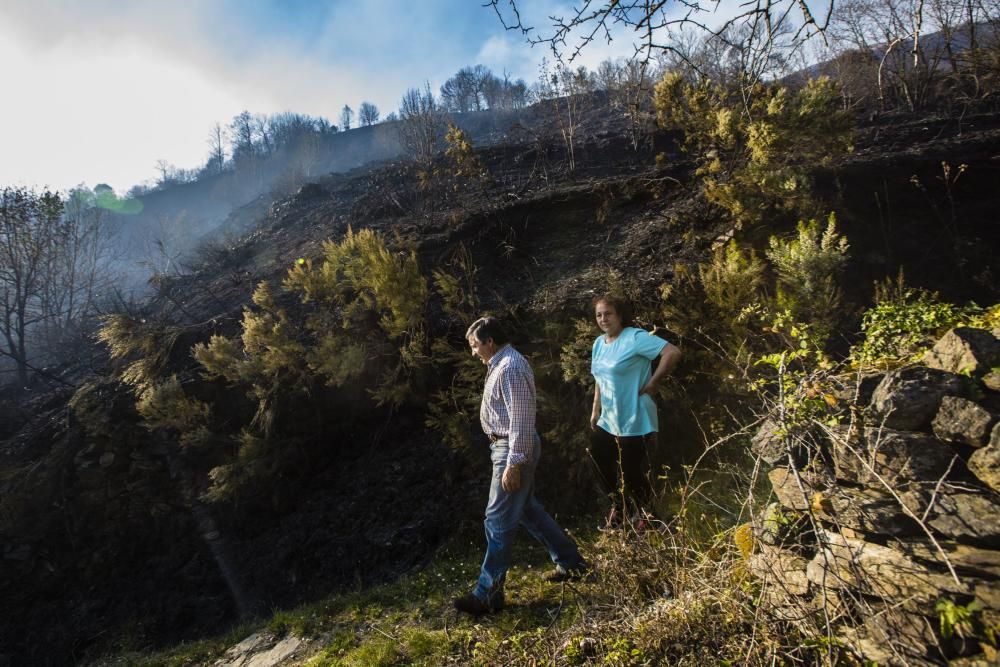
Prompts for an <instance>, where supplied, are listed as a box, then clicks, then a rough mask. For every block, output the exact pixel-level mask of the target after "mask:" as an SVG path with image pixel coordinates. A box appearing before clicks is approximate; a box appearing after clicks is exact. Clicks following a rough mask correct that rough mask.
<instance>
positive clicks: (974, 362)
mask: <svg viewBox="0 0 1000 667" xmlns="http://www.w3.org/2000/svg"><path fill="white" fill-rule="evenodd" d="M924 363H925V364H926V365H927V366H928V367H929V368H936V369H939V370H943V371H947V372H949V373H957V374H959V375H972V376H975V377H980V376H983V375H985V374H987V373H989V372H990V370H991V368H992V367H993V366H996V365H997V364H1000V340H997V338H996V336H994V335H993V333H992V332H990V331H986V330H985V329H972V328H970V327H959V328H957V329H952V330H951V331H949V332H948V333H946V334H945V335H944V336H943V337H942V338H941V340H939V341H938V342H937V343H936V344H935V345H934V347H933V348H932V349H931V350H930V351H929V352H928V353H927V354H926V355H924Z"/></svg>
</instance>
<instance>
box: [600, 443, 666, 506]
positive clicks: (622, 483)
mask: <svg viewBox="0 0 1000 667" xmlns="http://www.w3.org/2000/svg"><path fill="white" fill-rule="evenodd" d="M655 439H656V434H655V433H650V434H648V435H636V436H621V437H618V436H614V435H612V434H610V433H608V432H607V431H605V430H604V429H602V428H601V427H600V426H598V427H597V430H596V431H592V432H591V434H590V457H591V458H592V459H593V461H594V464H595V465H596V466H597V473H598V474H597V476H598V480H599V481H600V483H601V487H602V489H603V490H604V492H605V493H606V494H608V497H610V498H611V502H612V503H613V504H614V505H615V506H616V507H618V508H620V509H621V510H622V512H623V513H624V516H629V515H630V514H632V513H633V512H636V511H637V510H639V509H643V508H645V507H646V506H647V505H648V502H649V498H650V496H651V495H652V489H651V488H650V485H649V455H648V453H647V451H646V448H647V446H648V445H651V444H652V443H653V442H654V441H655Z"/></svg>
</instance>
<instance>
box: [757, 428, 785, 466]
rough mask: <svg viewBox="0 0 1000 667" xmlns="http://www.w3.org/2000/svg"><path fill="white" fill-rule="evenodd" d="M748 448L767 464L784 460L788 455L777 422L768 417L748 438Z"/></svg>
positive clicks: (783, 437)
mask: <svg viewBox="0 0 1000 667" xmlns="http://www.w3.org/2000/svg"><path fill="white" fill-rule="evenodd" d="M750 450H751V451H752V452H753V453H754V454H756V455H757V456H759V457H760V458H761V459H762V460H763V461H764V462H766V463H767V464H768V465H772V466H773V465H775V464H776V463H778V462H780V461H785V460H786V459H787V457H788V454H787V450H786V448H785V436H784V434H783V433H782V432H781V429H780V428H779V427H778V424H776V423H775V422H773V421H771V420H770V419H768V420H765V421H764V423H763V424H761V426H760V428H759V429H757V433H755V434H754V436H753V439H752V440H750Z"/></svg>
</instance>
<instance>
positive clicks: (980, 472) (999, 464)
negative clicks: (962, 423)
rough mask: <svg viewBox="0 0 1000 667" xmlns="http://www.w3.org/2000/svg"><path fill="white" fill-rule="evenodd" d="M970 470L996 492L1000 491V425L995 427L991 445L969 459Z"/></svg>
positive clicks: (974, 453)
mask: <svg viewBox="0 0 1000 667" xmlns="http://www.w3.org/2000/svg"><path fill="white" fill-rule="evenodd" d="M969 470H971V471H972V472H973V473H974V474H975V475H976V477H978V478H979V479H981V480H982V481H983V482H985V483H986V484H987V485H989V486H990V488H992V489H993V490H994V491H1000V423H998V424H997V425H996V426H994V427H993V432H992V434H991V435H990V442H989V444H988V445H986V446H985V447H983V448H982V449H978V450H976V451H975V452H973V454H972V456H970V457H969Z"/></svg>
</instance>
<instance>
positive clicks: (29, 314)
mask: <svg viewBox="0 0 1000 667" xmlns="http://www.w3.org/2000/svg"><path fill="white" fill-rule="evenodd" d="M62 212H63V202H62V199H60V197H59V195H58V194H55V193H52V192H49V191H48V190H46V191H44V192H42V193H41V194H37V193H35V192H34V191H32V190H28V189H25V188H4V189H3V190H0V333H2V334H3V339H4V340H3V347H0V354H3V355H4V356H6V357H9V358H10V359H12V360H13V361H14V363H15V365H16V366H17V379H18V382H19V383H20V384H21V386H25V385H27V383H28V370H29V367H30V365H31V364H30V358H29V356H28V344H27V343H28V332H29V329H30V328H31V327H32V326H33V325H34V324H36V323H38V322H40V321H41V320H42V319H43V317H44V314H43V313H42V312H41V309H40V307H39V305H40V304H39V300H40V297H41V295H42V291H43V288H44V285H45V281H46V276H45V271H46V268H47V264H48V260H49V257H50V253H51V252H52V250H53V248H54V247H55V245H56V243H57V240H58V238H57V237H58V234H59V225H60V217H61V216H62Z"/></svg>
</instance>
